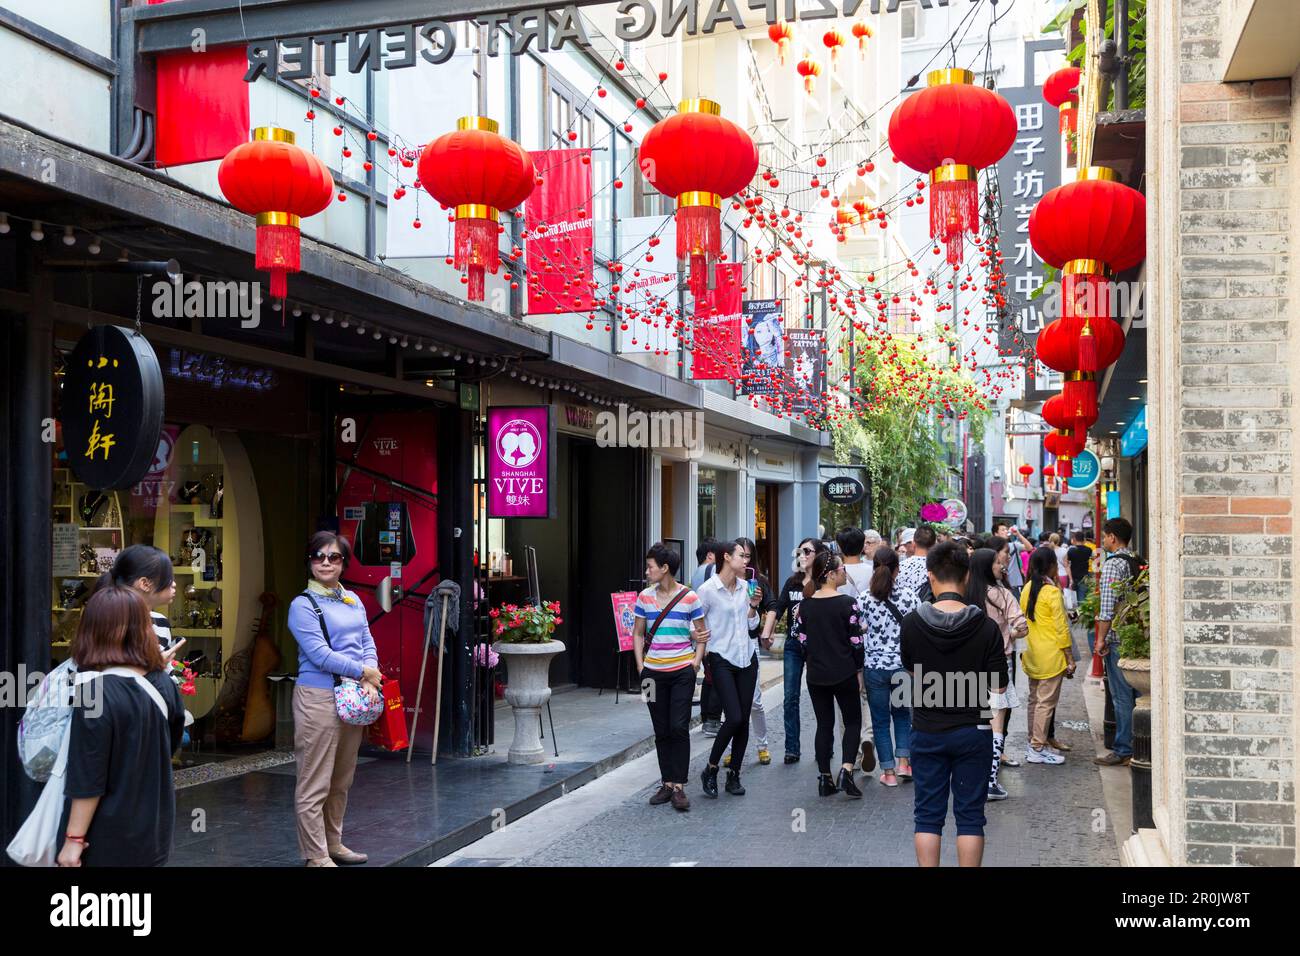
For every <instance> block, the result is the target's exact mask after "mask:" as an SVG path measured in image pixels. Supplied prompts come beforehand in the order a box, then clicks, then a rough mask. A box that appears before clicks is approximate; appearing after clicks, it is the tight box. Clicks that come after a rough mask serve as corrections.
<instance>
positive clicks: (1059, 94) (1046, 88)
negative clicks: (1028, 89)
mask: <svg viewBox="0 0 1300 956" xmlns="http://www.w3.org/2000/svg"><path fill="white" fill-rule="evenodd" d="M1081 75H1082V71H1081V70H1080V69H1079V68H1078V67H1077V66H1063V67H1061V69H1059V70H1057V71H1056V72H1055V73H1053V74H1052V75H1051V76H1049V77H1048V78H1047V79H1046V80H1045V81H1044V82H1043V99H1045V100H1047V102H1048V103H1050V104H1051V105H1052V106H1055V107H1056V108H1057V109H1058V110H1060V111H1061V126H1060V130H1061V132H1062V133H1064V132H1066V131H1069V132H1071V133H1073V132H1075V131H1076V130H1078V128H1079V91H1078V89H1079V77H1080V76H1081Z"/></svg>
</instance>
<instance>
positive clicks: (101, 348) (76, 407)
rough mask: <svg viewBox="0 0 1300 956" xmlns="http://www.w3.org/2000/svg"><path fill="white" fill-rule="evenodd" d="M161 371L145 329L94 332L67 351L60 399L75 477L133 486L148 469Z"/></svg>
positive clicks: (101, 485)
mask: <svg viewBox="0 0 1300 956" xmlns="http://www.w3.org/2000/svg"><path fill="white" fill-rule="evenodd" d="M162 419H163V381H162V369H161V368H160V366H159V365H158V357H157V356H156V355H155V354H154V351H153V347H152V346H150V345H149V343H148V341H147V340H146V339H145V337H144V336H143V335H141V334H140V333H139V332H135V331H133V330H129V329H124V328H120V327H118V326H116V325H101V326H98V327H96V328H93V329H91V330H90V331H88V332H87V333H86V334H85V335H84V336H82V338H81V341H80V342H78V343H77V346H76V348H74V349H73V350H72V353H71V354H70V355H69V356H68V361H67V374H66V375H65V376H64V379H63V391H62V394H61V396H60V420H61V423H62V426H63V447H64V454H65V455H66V456H67V459H68V467H70V468H71V469H72V472H73V474H74V475H76V476H77V480H78V481H80V482H83V483H85V484H86V485H88V486H89V487H91V488H95V489H117V488H129V487H130V486H132V485H134V484H135V483H136V482H137V481H139V480H140V479H141V478H143V477H144V476H145V475H146V474H148V473H149V470H150V467H151V466H152V464H153V462H154V456H155V453H156V452H157V451H158V448H159V441H160V438H161V436H162Z"/></svg>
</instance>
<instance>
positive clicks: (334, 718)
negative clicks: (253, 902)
mask: <svg viewBox="0 0 1300 956" xmlns="http://www.w3.org/2000/svg"><path fill="white" fill-rule="evenodd" d="M351 560H352V548H351V546H350V545H349V543H348V540H347V538H344V537H342V536H341V535H337V534H334V533H333V532H330V531H318V532H316V533H315V534H314V535H312V537H311V540H310V541H308V543H307V569H308V571H309V572H310V578H309V579H308V581H307V589H306V590H305V591H304V592H303V593H302V594H300V595H298V596H297V597H295V598H294V599H293V601H291V602H290V604H289V631H290V632H291V633H292V634H293V636H294V639H295V640H296V641H297V642H298V681H297V686H295V687H294V691H293V722H294V739H293V749H294V758H295V761H296V763H297V770H298V782H297V786H296V788H295V790H294V804H295V809H296V812H297V817H298V849H299V851H300V852H301V854H302V857H303V859H304V860H306V861H307V865H308V866H334V865H336V864H338V863H344V864H355V863H365V862H366V859H367V857H366V854H364V853H358V852H356V851H354V850H349V849H348V848H347V847H346V846H344V845H343V816H344V814H345V813H346V811H347V806H348V791H349V790H350V789H351V788H352V778H353V775H354V773H355V772H356V768H357V751H358V750H359V749H360V747H361V738H362V737H363V736H364V734H365V727H364V726H362V725H357V724H353V723H344V722H343V720H341V719H340V717H339V713H338V711H337V708H336V703H335V687H336V685H342V684H344V683H345V682H347V681H351V682H353V683H354V684H359V686H353V685H351V684H349V685H347V688H346V690H345V691H344V693H345V694H347V693H349V692H353V693H355V696H354V697H353V699H354V700H356V701H357V702H359V703H360V704H361V705H362V706H365V705H373V704H374V703H375V702H378V703H379V706H381V707H382V698H381V697H380V687H381V685H382V681H383V674H381V673H380V672H379V659H378V656H377V655H376V653H375V642H374V639H373V638H372V637H371V636H370V626H369V624H368V622H367V619H366V608H365V605H363V604H362V603H361V599H360V598H358V597H357V596H356V594H354V593H353V592H351V591H349V590H347V589H346V588H344V587H343V585H342V583H341V579H342V577H343V572H344V571H346V570H347V567H348V565H349V564H350V563H351ZM345 699H346V698H345ZM376 716H378V713H377V712H376Z"/></svg>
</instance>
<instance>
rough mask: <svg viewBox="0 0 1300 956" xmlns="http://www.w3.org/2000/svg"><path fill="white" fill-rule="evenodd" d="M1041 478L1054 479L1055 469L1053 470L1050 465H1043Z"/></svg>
mask: <svg viewBox="0 0 1300 956" xmlns="http://www.w3.org/2000/svg"><path fill="white" fill-rule="evenodd" d="M1043 477H1044V478H1055V477H1056V469H1055V468H1053V467H1052V466H1051V465H1044V466H1043Z"/></svg>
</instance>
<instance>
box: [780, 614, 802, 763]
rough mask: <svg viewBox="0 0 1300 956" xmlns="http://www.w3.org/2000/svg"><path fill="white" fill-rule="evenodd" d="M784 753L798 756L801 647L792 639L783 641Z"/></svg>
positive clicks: (788, 638)
mask: <svg viewBox="0 0 1300 956" xmlns="http://www.w3.org/2000/svg"><path fill="white" fill-rule="evenodd" d="M783 660H784V663H785V752H786V753H787V754H789V755H790V756H792V757H797V756H799V696H800V692H801V690H802V688H801V687H800V684H802V683H803V664H804V657H803V645H802V644H800V643H799V641H798V640H796V639H795V638H793V637H787V638H786V639H785V653H784V655H783Z"/></svg>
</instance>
